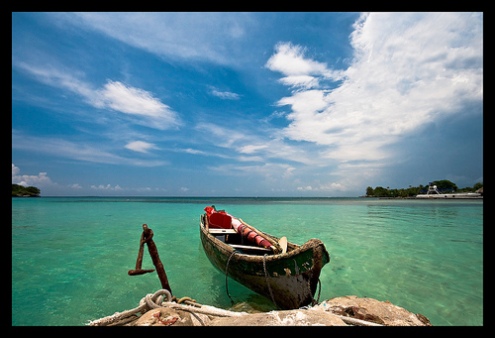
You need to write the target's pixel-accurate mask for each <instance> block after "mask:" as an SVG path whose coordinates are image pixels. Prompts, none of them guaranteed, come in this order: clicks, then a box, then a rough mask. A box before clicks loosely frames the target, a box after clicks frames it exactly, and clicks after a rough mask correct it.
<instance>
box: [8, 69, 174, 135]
mask: <svg viewBox="0 0 495 338" xmlns="http://www.w3.org/2000/svg"><path fill="white" fill-rule="evenodd" d="M14 65H15V66H16V67H18V68H19V69H22V70H24V71H25V72H28V73H29V74H31V75H32V76H33V77H35V78H36V79H37V80H38V81H40V82H42V83H45V84H47V85H50V86H53V87H58V88H62V89H65V90H68V91H70V92H73V93H76V94H78V95H80V96H82V97H83V98H84V99H85V100H86V101H87V102H88V103H89V104H90V105H92V106H93V107H96V108H100V109H111V110H113V111H117V112H120V113H124V114H125V115H126V116H127V117H129V118H132V121H133V122H134V123H136V124H140V125H144V126H147V127H151V128H156V129H160V130H164V129H169V128H177V127H179V126H181V125H182V121H181V119H180V117H179V115H178V114H177V113H176V112H175V111H173V110H172V109H171V108H170V107H169V106H167V105H166V104H164V103H162V102H161V101H160V100H159V99H158V98H155V97H154V96H153V95H152V93H150V92H148V91H146V90H143V89H140V88H135V87H131V86H126V85H125V84H123V83H121V82H119V81H111V80H108V81H107V83H106V84H105V85H104V86H103V88H101V89H93V88H92V86H91V85H89V84H87V83H85V82H83V81H81V80H79V79H78V78H77V77H75V76H73V75H70V74H72V73H74V71H73V70H68V69H65V70H64V69H63V68H62V67H60V66H59V68H56V67H54V66H37V65H33V64H28V63H25V62H14ZM76 73H77V72H76ZM79 76H83V75H82V74H79Z"/></svg>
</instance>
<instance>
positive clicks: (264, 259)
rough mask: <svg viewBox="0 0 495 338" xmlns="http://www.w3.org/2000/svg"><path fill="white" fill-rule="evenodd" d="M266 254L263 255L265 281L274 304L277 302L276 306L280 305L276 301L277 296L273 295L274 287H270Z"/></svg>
mask: <svg viewBox="0 0 495 338" xmlns="http://www.w3.org/2000/svg"><path fill="white" fill-rule="evenodd" d="M266 256H267V254H264V255H263V271H264V272H265V281H266V285H268V291H270V297H271V298H272V302H273V304H275V306H276V307H278V305H277V302H275V298H274V297H273V292H272V288H271V287H270V283H268V273H267V272H266Z"/></svg>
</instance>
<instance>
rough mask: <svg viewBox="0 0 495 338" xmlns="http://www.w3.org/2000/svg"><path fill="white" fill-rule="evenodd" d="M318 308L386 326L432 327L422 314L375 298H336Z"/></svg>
mask: <svg viewBox="0 0 495 338" xmlns="http://www.w3.org/2000/svg"><path fill="white" fill-rule="evenodd" d="M318 306H319V307H323V308H324V309H325V311H330V312H332V313H334V314H338V315H341V316H345V317H352V318H355V319H360V320H365V321H370V322H373V323H377V324H380V325H384V326H431V323H430V321H429V319H428V318H426V317H425V316H423V315H422V314H414V313H412V312H409V311H407V310H406V309H404V308H402V307H399V306H396V305H394V304H392V303H390V302H389V301H385V302H382V301H378V300H376V299H373V298H359V297H356V296H344V297H336V298H332V299H330V300H327V301H324V302H322V303H321V304H319V305H318Z"/></svg>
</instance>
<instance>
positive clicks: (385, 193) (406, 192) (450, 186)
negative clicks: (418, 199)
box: [366, 180, 483, 198]
mask: <svg viewBox="0 0 495 338" xmlns="http://www.w3.org/2000/svg"><path fill="white" fill-rule="evenodd" d="M430 184H431V185H436V186H437V190H438V192H440V193H455V192H458V193H459V192H475V191H476V190H478V189H480V188H482V187H483V183H480V182H478V183H476V184H475V185H473V186H472V187H465V188H462V189H459V188H458V187H457V185H456V184H455V183H452V182H451V181H449V180H439V181H433V182H430ZM427 191H428V185H426V186H424V185H419V186H418V187H413V186H409V188H402V189H390V188H389V187H386V188H384V187H376V188H375V189H373V188H372V187H367V188H366V197H398V198H400V197H402V198H405V197H414V196H416V195H418V194H425V193H426V192H427Z"/></svg>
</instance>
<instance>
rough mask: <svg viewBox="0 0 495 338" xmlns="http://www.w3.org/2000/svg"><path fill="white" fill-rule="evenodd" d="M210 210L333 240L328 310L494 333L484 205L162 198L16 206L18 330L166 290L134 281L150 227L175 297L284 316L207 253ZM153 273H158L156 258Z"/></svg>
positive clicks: (325, 275)
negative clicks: (361, 307)
mask: <svg viewBox="0 0 495 338" xmlns="http://www.w3.org/2000/svg"><path fill="white" fill-rule="evenodd" d="M210 204H215V205H216V207H217V209H225V210H226V211H227V212H229V213H230V214H233V215H235V216H237V217H240V218H242V219H243V220H244V221H246V222H247V223H249V224H251V225H254V226H256V227H258V228H260V229H261V230H263V231H265V232H268V233H272V234H274V235H277V236H287V238H288V240H289V241H291V242H295V243H297V244H302V243H304V242H305V241H306V240H308V239H309V238H319V239H321V240H322V241H323V242H324V243H325V245H326V247H327V250H328V251H329V253H330V257H331V259H330V263H329V264H328V265H326V266H325V267H324V269H323V271H322V274H321V276H320V281H321V292H320V298H319V300H320V301H323V300H325V299H330V298H333V297H339V296H345V295H356V296H358V297H370V298H375V299H378V300H381V301H386V300H388V301H390V302H392V303H393V304H395V305H398V306H401V307H404V308H405V309H407V310H409V311H411V312H413V313H421V314H423V315H425V316H426V317H427V318H428V319H429V320H430V321H431V323H432V324H433V325H434V326H481V325H483V201H482V200H463V201H461V200H457V201H452V200H445V201H418V200H379V199H367V198H328V199H325V198H317V199H306V198H157V197H151V198H145V197H128V198H125V197H115V198H108V197H103V198H98V197H95V198H90V197H83V198H81V197H68V198H59V197H41V198H13V199H12V325H13V326H83V325H86V324H87V323H88V321H90V320H94V319H98V318H101V317H105V316H108V315H111V314H113V313H115V312H121V311H124V310H129V309H133V308H135V307H137V306H138V305H139V301H140V300H141V299H142V298H143V297H144V296H145V295H146V294H148V293H154V292H155V291H156V290H158V289H161V284H160V280H159V278H158V276H157V274H156V272H154V273H151V274H145V275H139V276H129V275H128V274H127V271H128V270H132V269H134V268H135V265H136V258H137V253H138V249H139V239H140V236H141V233H142V224H143V223H146V224H148V226H149V227H150V228H151V229H152V230H153V232H154V237H153V239H154V242H155V244H156V245H157V248H158V252H159V255H160V258H161V261H162V263H163V265H164V267H165V271H166V274H167V278H168V281H169V284H170V287H171V289H172V292H173V294H174V296H176V297H178V298H180V297H184V296H188V297H192V298H193V299H195V300H196V301H197V302H198V303H201V304H208V305H212V306H216V307H221V308H230V307H231V306H232V305H233V303H232V301H231V298H232V300H233V301H234V303H236V304H237V303H248V304H249V305H250V306H252V307H254V308H256V309H259V310H262V311H269V310H272V309H274V308H273V306H272V305H271V304H270V302H269V301H267V300H266V299H265V298H263V297H261V296H258V295H257V294H255V293H253V292H251V291H250V290H248V289H246V288H244V287H243V286H241V285H239V284H238V283H236V282H235V281H233V280H230V279H229V280H226V278H225V275H223V274H222V273H220V272H218V271H217V270H216V269H214V268H213V266H212V265H211V264H210V262H209V261H208V259H207V258H206V256H205V255H204V253H203V250H202V248H201V244H200V240H199V232H198V227H199V217H200V215H201V214H202V212H203V208H204V207H205V206H206V205H210ZM143 268H144V269H153V268H154V266H153V264H152V261H151V258H150V257H149V254H148V252H147V250H145V255H144V260H143ZM226 283H228V285H226ZM226 287H228V293H229V294H227V292H226ZM229 295H230V297H229Z"/></svg>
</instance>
